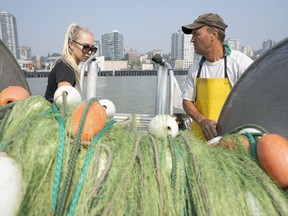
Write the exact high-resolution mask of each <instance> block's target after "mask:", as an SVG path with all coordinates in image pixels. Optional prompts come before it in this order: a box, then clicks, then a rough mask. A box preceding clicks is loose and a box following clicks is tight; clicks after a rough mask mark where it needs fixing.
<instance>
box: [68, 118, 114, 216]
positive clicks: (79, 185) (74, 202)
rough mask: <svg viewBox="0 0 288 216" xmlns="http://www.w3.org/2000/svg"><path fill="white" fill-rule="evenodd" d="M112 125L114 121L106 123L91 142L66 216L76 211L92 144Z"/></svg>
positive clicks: (92, 147) (92, 150)
mask: <svg viewBox="0 0 288 216" xmlns="http://www.w3.org/2000/svg"><path fill="white" fill-rule="evenodd" d="M114 123H115V120H110V122H108V124H107V125H106V126H105V127H104V128H103V129H102V130H101V131H100V132H99V133H98V134H97V135H96V136H95V137H94V138H93V140H92V143H91V146H90V148H89V151H88V154H87V156H86V158H85V162H84V164H83V167H82V170H81V174H80V177H79V180H78V183H77V186H76V190H75V193H74V197H73V200H72V203H71V205H70V207H69V212H68V216H73V215H74V213H75V209H76V206H77V202H78V199H79V197H80V193H81V190H82V187H83V183H84V180H85V176H86V173H87V170H88V166H89V164H90V161H91V158H92V156H93V153H94V151H95V148H94V144H96V142H97V141H98V140H99V139H100V137H101V136H102V135H103V134H104V133H105V132H106V131H107V130H108V129H109V128H110V127H111V126H112V125H113V124H114Z"/></svg>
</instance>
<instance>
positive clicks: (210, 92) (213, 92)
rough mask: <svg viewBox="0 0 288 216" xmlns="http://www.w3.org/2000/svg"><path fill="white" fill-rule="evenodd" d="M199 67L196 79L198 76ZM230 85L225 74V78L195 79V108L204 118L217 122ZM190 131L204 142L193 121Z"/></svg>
mask: <svg viewBox="0 0 288 216" xmlns="http://www.w3.org/2000/svg"><path fill="white" fill-rule="evenodd" d="M200 71H201V66H200V68H199V71H198V75H197V77H199V76H200ZM231 88H232V87H231V84H230V82H229V79H228V77H227V73H226V58H225V78H197V79H196V107H197V108H198V110H199V112H200V113H202V114H203V115H204V116H206V118H208V119H212V120H215V121H217V120H218V117H219V115H220V112H221V109H222V107H223V105H224V103H225V100H226V98H227V96H228V94H229V92H230V91H231ZM191 130H192V132H193V133H194V135H195V136H197V137H199V138H200V139H202V140H205V138H204V135H203V133H202V129H201V127H200V125H199V124H198V123H197V122H195V121H193V122H192V126H191Z"/></svg>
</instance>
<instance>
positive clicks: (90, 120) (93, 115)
mask: <svg viewBox="0 0 288 216" xmlns="http://www.w3.org/2000/svg"><path fill="white" fill-rule="evenodd" d="M86 106H87V102H84V103H82V104H80V105H79V106H78V107H77V108H76V109H75V111H74V112H73V114H72V127H73V133H74V136H76V134H77V133H78V130H79V124H80V121H81V118H82V115H83V113H84V110H85V107H86ZM105 124H106V111H105V108H104V107H103V106H102V105H101V104H100V103H98V102H96V101H94V102H92V103H91V106H90V107H89V110H88V112H87V116H86V120H85V124H84V127H83V131H82V137H81V139H82V140H83V141H91V139H92V138H93V137H94V136H96V135H97V134H98V133H99V132H100V131H101V130H102V129H103V128H104V126H105Z"/></svg>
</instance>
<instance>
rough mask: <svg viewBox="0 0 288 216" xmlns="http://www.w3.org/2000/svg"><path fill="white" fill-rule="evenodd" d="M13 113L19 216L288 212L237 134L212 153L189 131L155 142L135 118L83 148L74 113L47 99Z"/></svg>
mask: <svg viewBox="0 0 288 216" xmlns="http://www.w3.org/2000/svg"><path fill="white" fill-rule="evenodd" d="M10 106H11V107H10V111H7V109H8V108H7V107H5V108H2V112H3V113H4V114H3V115H2V120H1V131H0V151H2V152H6V153H7V155H9V156H10V157H11V158H13V159H14V160H15V161H16V162H17V163H18V165H19V166H20V168H21V171H22V177H23V183H22V190H21V197H20V200H19V205H18V209H17V215H133V216H134V215H147V216H151V215H177V216H179V215H221V216H222V215H241V216H242V215H287V213H288V202H287V194H286V191H285V190H283V189H281V188H280V187H278V186H277V185H276V184H275V183H274V182H273V181H272V180H271V179H270V178H269V177H268V175H267V174H266V173H265V172H264V171H263V170H262V169H261V167H260V166H259V164H258V162H257V160H256V159H255V158H254V157H253V156H252V155H251V153H250V151H247V149H246V148H245V147H243V145H242V144H241V142H240V140H239V139H238V138H237V136H236V135H234V134H230V135H229V137H230V138H232V139H233V140H234V144H235V143H236V147H235V146H234V147H233V148H232V147H229V146H228V147H226V148H223V147H220V146H213V147H211V146H208V145H207V144H206V143H204V142H203V141H201V140H199V139H198V138H196V137H195V136H193V135H192V134H191V132H189V131H180V132H179V135H178V136H176V137H175V138H172V137H171V136H169V135H168V136H167V137H164V138H155V137H153V136H152V135H150V134H148V133H147V132H146V131H143V130H138V129H137V127H136V123H135V121H136V120H135V119H132V121H130V122H129V124H119V123H118V122H115V121H113V120H111V119H109V120H108V121H107V124H106V127H105V128H104V129H103V130H102V131H101V132H100V133H99V134H97V135H96V136H95V137H94V138H93V140H91V142H81V141H80V142H79V143H78V141H77V136H76V137H75V136H74V137H73V136H71V135H70V130H69V118H70V116H71V113H72V111H73V109H74V108H73V107H71V108H69V109H70V110H67V112H66V114H65V115H63V111H61V110H58V109H57V108H55V105H54V104H50V103H49V102H47V101H46V100H45V99H44V98H43V97H42V96H32V97H29V98H27V99H24V100H20V101H18V102H16V103H15V104H13V106H12V105H10ZM75 146H77V147H75ZM72 162H73V163H72ZM1 175H2V173H1Z"/></svg>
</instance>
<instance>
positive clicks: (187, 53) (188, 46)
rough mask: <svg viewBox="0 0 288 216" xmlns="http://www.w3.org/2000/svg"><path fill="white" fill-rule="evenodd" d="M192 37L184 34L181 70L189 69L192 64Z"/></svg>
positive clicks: (193, 52)
mask: <svg viewBox="0 0 288 216" xmlns="http://www.w3.org/2000/svg"><path fill="white" fill-rule="evenodd" d="M191 37H192V35H186V34H184V44H183V69H189V68H190V66H191V65H192V63H193V62H194V54H195V50H194V44H193V43H191Z"/></svg>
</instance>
